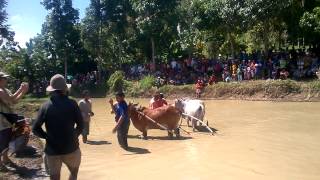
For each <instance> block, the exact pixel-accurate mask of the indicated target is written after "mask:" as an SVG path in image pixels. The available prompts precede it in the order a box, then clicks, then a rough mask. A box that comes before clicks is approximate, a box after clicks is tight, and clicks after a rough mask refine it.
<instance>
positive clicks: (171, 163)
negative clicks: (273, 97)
mask: <svg viewBox="0 0 320 180" xmlns="http://www.w3.org/2000/svg"><path fill="white" fill-rule="evenodd" d="M105 101H106V100H105V99H94V100H93V108H94V112H95V117H94V118H93V119H92V123H91V135H90V136H89V140H91V142H90V144H81V150H82V155H83V156H82V164H81V167H80V173H79V179H80V180H82V179H83V180H90V179H94V180H106V179H123V180H129V179H132V180H133V179H150V180H151V179H152V180H155V179H163V180H167V179H168V180H169V179H170V180H171V179H179V180H180V179H181V180H189V179H190V180H193V179H199V180H200V179H201V180H203V179H208V180H209V179H210V180H211V179H219V180H220V179H237V180H239V179H244V180H248V179H255V180H256V179H285V180H313V179H314V180H318V179H319V178H320V140H319V139H320V113H319V107H320V103H274V102H248V101H206V119H207V120H209V125H210V126H211V127H212V128H214V129H216V130H217V132H216V134H215V135H214V136H211V135H209V134H208V133H204V132H201V133H199V132H196V133H192V134H191V135H187V134H185V133H183V132H182V136H183V138H182V139H181V140H169V139H167V133H166V132H165V131H160V130H151V131H149V132H148V135H149V136H150V139H149V140H141V139H139V138H138V137H137V135H140V132H138V131H137V130H136V129H135V128H134V127H133V125H132V124H131V127H130V131H129V135H130V138H129V140H128V142H129V146H131V147H132V152H126V151H123V150H121V149H120V147H119V146H118V143H117V139H116V135H115V134H112V133H111V130H112V128H113V127H114V117H113V115H111V114H110V108H109V106H107V105H106V102H105ZM148 101H149V100H147V99H136V100H135V102H139V103H140V104H143V105H146V104H147V102H148ZM182 127H183V128H184V129H187V130H189V131H190V130H191V129H189V128H187V127H186V123H183V126H182ZM63 179H67V171H66V168H64V170H63Z"/></svg>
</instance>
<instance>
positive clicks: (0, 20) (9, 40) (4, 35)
mask: <svg viewBox="0 0 320 180" xmlns="http://www.w3.org/2000/svg"><path fill="white" fill-rule="evenodd" d="M7 4H8V3H7V1H6V0H0V46H2V45H3V44H4V43H5V44H6V45H7V46H8V47H12V46H15V45H16V43H15V42H14V32H13V31H10V30H9V28H10V26H9V25H7V24H6V23H7V20H8V17H7V16H8V14H7V12H6V7H7Z"/></svg>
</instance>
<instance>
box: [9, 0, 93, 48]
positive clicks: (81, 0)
mask: <svg viewBox="0 0 320 180" xmlns="http://www.w3.org/2000/svg"><path fill="white" fill-rule="evenodd" d="M40 2H41V0H8V6H7V13H8V23H7V24H9V25H10V28H11V30H13V31H14V32H15V41H17V42H19V45H20V46H21V47H25V43H26V42H28V41H29V39H30V38H33V37H34V36H36V35H37V34H38V33H41V27H42V24H43V22H44V21H45V17H46V15H47V11H46V10H45V9H44V7H43V6H42V5H41V4H40ZM89 3H90V0H73V6H74V8H76V9H78V10H79V12H80V18H83V17H84V14H85V9H86V8H87V7H88V6H89Z"/></svg>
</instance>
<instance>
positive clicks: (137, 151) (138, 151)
mask: <svg viewBox="0 0 320 180" xmlns="http://www.w3.org/2000/svg"><path fill="white" fill-rule="evenodd" d="M127 151H128V152H131V153H133V154H149V153H151V152H150V151H149V150H148V149H144V148H139V147H128V149H127ZM126 155H132V154H126Z"/></svg>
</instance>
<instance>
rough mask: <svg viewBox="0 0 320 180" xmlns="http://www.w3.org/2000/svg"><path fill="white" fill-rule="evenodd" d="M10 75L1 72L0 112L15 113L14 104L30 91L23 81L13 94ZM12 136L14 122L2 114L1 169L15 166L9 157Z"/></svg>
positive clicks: (0, 127) (0, 131)
mask: <svg viewBox="0 0 320 180" xmlns="http://www.w3.org/2000/svg"><path fill="white" fill-rule="evenodd" d="M8 78H9V75H8V74H6V73H4V72H0V112H1V113H13V109H12V105H13V104H15V103H17V102H18V101H19V99H21V98H22V97H23V95H24V94H26V93H27V92H28V89H29V85H28V84H27V83H22V84H21V86H20V88H19V89H18V90H17V91H16V92H15V93H14V94H12V93H11V92H10V91H9V90H8V89H7V88H6V86H7V84H8ZM11 138H12V124H11V123H10V122H9V121H8V119H7V118H6V117H4V116H3V115H2V114H0V171H6V170H8V169H7V167H6V165H9V166H15V165H14V164H13V162H12V161H11V160H10V159H9V158H8V147H9V143H10V140H11Z"/></svg>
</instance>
